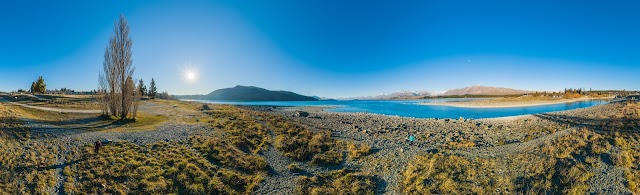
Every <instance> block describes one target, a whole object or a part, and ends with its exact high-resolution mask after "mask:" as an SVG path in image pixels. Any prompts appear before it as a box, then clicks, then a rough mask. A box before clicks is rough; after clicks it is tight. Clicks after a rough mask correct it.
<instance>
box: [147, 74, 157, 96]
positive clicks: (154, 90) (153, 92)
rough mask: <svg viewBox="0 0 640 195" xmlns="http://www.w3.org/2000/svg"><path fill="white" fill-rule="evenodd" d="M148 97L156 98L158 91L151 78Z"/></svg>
mask: <svg viewBox="0 0 640 195" xmlns="http://www.w3.org/2000/svg"><path fill="white" fill-rule="evenodd" d="M148 95H149V97H150V98H152V99H153V98H156V95H158V89H157V88H156V81H155V80H153V78H151V84H150V85H149V94H148Z"/></svg>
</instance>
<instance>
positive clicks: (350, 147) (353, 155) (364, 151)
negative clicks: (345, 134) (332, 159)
mask: <svg viewBox="0 0 640 195" xmlns="http://www.w3.org/2000/svg"><path fill="white" fill-rule="evenodd" d="M347 151H348V152H349V159H350V160H357V159H360V158H362V157H364V156H367V155H369V154H370V153H371V146H369V145H368V144H364V143H363V144H355V143H348V144H347Z"/></svg>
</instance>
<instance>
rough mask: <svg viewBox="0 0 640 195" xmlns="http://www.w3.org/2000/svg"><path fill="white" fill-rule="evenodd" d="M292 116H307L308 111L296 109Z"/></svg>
mask: <svg viewBox="0 0 640 195" xmlns="http://www.w3.org/2000/svg"><path fill="white" fill-rule="evenodd" d="M293 116H296V117H309V113H308V112H305V111H296V113H295V114H293Z"/></svg>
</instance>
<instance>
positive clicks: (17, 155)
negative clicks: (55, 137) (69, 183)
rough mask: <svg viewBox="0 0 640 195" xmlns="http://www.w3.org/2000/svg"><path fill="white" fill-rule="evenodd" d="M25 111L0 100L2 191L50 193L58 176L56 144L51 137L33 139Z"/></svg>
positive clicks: (10, 192)
mask: <svg viewBox="0 0 640 195" xmlns="http://www.w3.org/2000/svg"><path fill="white" fill-rule="evenodd" d="M21 117H23V115H22V113H21V112H19V111H18V110H15V109H10V108H8V107H5V106H3V105H1V104H0V178H1V179H0V191H2V193H7V194H47V193H49V189H53V188H54V186H55V184H56V181H57V179H56V178H55V177H54V172H55V170H53V169H49V168H48V167H49V166H52V165H55V164H56V159H57V158H58V157H57V156H56V155H54V154H56V153H57V152H58V149H57V148H51V147H48V145H49V144H50V143H49V141H47V140H44V141H38V142H34V141H32V140H30V137H31V130H30V129H29V128H27V127H25V126H24V124H23V122H22V120H21Z"/></svg>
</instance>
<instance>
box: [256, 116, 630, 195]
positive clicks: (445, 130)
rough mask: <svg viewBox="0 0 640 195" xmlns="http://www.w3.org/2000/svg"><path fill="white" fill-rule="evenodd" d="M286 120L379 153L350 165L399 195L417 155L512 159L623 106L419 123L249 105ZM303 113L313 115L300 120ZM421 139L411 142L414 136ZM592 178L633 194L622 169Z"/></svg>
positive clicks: (598, 187) (601, 189)
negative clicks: (465, 144) (449, 151)
mask: <svg viewBox="0 0 640 195" xmlns="http://www.w3.org/2000/svg"><path fill="white" fill-rule="evenodd" d="M245 108H246V109H250V110H255V111H263V112H268V113H272V114H277V115H281V116H284V117H286V118H288V119H291V120H294V121H297V122H298V124H300V125H303V126H306V127H308V128H311V129H315V130H317V131H331V132H332V135H334V137H336V138H339V139H344V140H350V141H354V142H356V143H366V144H369V145H371V146H372V147H373V148H374V151H375V152H374V153H373V154H371V155H369V156H367V157H365V158H364V159H362V160H359V161H347V162H346V163H345V164H344V166H345V167H353V168H359V169H361V170H362V171H363V172H365V173H369V174H372V175H376V176H378V177H379V178H380V179H382V180H383V183H382V185H381V186H380V188H381V189H380V191H381V192H382V193H384V194H399V193H400V192H401V189H400V185H401V182H402V172H403V171H404V170H405V168H406V166H407V163H408V162H409V161H411V160H412V159H414V157H415V156H416V155H421V154H425V153H428V152H433V151H437V150H438V148H441V147H446V146H447V144H448V143H450V142H462V141H465V140H466V141H471V142H473V143H474V144H475V146H476V147H473V148H471V149H462V150H458V151H459V153H460V154H465V155H474V156H491V157H496V156H506V155H508V154H512V153H517V152H520V151H525V150H532V149H534V148H535V146H538V145H540V144H542V143H545V142H548V141H550V140H552V139H555V138H557V137H560V136H562V135H566V134H567V133H569V132H570V131H569V129H577V128H580V127H591V126H593V125H597V124H596V123H598V121H596V120H593V119H594V118H607V117H609V116H611V115H612V114H615V113H616V112H617V108H618V105H616V104H605V105H600V106H596V107H590V108H583V109H575V110H568V111H561V112H553V113H543V114H538V115H524V116H518V117H506V118H497V119H477V120H470V119H463V118H460V119H417V118H404V117H396V116H384V115H377V114H368V113H331V112H325V111H323V109H325V108H323V107H245ZM297 111H304V112H308V113H309V116H308V117H298V116H296V115H295V113H296V112H297ZM409 135H415V136H416V138H417V139H416V141H415V143H413V144H411V145H410V144H409V142H408V136H409ZM598 169H601V170H594V171H596V172H599V173H601V174H596V176H595V177H593V178H592V179H591V180H590V184H591V186H592V188H591V189H590V192H592V193H607V194H610V193H614V194H617V193H622V194H625V193H628V191H627V189H626V187H624V184H623V183H622V182H621V181H624V178H623V175H622V171H621V170H620V169H619V168H616V167H614V166H610V165H605V166H601V167H600V168H598Z"/></svg>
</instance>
